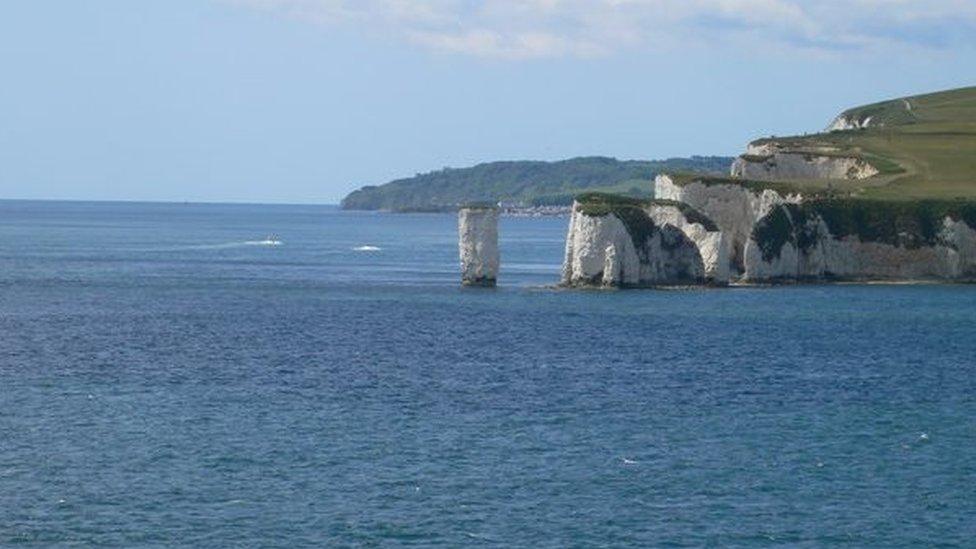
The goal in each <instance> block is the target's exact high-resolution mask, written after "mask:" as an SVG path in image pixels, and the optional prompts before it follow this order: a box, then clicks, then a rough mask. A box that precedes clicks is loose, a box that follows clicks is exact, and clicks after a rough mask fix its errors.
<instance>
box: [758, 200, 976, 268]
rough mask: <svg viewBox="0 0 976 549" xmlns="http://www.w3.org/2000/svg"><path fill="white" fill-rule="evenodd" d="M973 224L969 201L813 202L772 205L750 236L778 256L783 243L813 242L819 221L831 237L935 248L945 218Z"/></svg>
mask: <svg viewBox="0 0 976 549" xmlns="http://www.w3.org/2000/svg"><path fill="white" fill-rule="evenodd" d="M947 217H948V218H949V219H952V220H953V221H963V222H965V223H966V224H967V225H969V226H970V227H972V228H976V202H974V201H968V200H900V201H895V200H869V199H835V200H830V199H827V200H812V201H809V202H804V203H803V204H784V205H781V206H779V207H776V208H774V209H773V210H772V211H771V212H770V213H769V214H767V215H766V216H765V217H764V218H762V219H761V220H760V221H759V223H757V224H756V226H755V228H754V229H753V232H752V237H753V239H754V240H755V241H756V243H757V244H758V245H759V247H760V249H761V250H762V254H763V259H764V260H766V261H770V260H772V259H773V258H776V257H779V254H780V251H781V250H782V248H783V245H785V244H786V243H787V242H790V243H792V244H793V245H795V246H796V247H797V249H799V250H801V251H807V250H809V249H811V248H812V247H813V246H814V245H816V243H817V241H818V240H819V239H820V237H821V236H826V235H820V234H819V223H811V222H810V221H817V220H823V222H824V224H825V225H826V227H827V230H828V231H829V232H830V235H831V236H832V237H834V238H845V237H857V238H858V239H859V240H860V241H861V242H878V243H883V244H890V245H892V246H902V247H905V248H919V247H922V246H934V245H936V244H938V242H939V233H940V231H941V230H942V226H943V222H944V220H945V218H947Z"/></svg>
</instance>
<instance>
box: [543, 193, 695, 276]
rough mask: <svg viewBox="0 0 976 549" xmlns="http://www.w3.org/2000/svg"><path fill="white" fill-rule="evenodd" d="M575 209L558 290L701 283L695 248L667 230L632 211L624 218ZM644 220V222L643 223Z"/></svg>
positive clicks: (678, 232) (681, 235) (676, 231)
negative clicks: (563, 288)
mask: <svg viewBox="0 0 976 549" xmlns="http://www.w3.org/2000/svg"><path fill="white" fill-rule="evenodd" d="M612 210H613V209H612V208H611V209H610V211H600V212H598V213H591V212H589V211H588V209H587V207H586V206H585V205H583V204H581V203H580V202H576V203H574V205H573V213H572V216H571V217H570V222H569V231H568V233H567V236H566V256H565V260H564V262H563V276H562V284H563V285H564V286H572V287H641V286H658V285H687V284H702V283H704V282H705V267H704V264H703V261H702V257H701V254H700V252H699V250H698V247H697V246H696V244H695V243H694V242H693V241H692V240H690V239H689V238H688V237H687V236H686V235H685V233H684V232H683V231H681V230H680V229H678V228H676V227H674V226H671V225H661V226H659V225H657V224H656V223H654V221H653V220H652V219H651V217H650V216H649V215H648V214H647V213H646V212H644V211H643V210H640V209H639V208H632V209H630V210H629V211H628V215H627V216H626V217H625V218H626V219H627V220H628V222H629V223H630V225H631V226H630V227H628V223H626V222H625V218H622V217H621V215H620V214H618V213H615V212H614V211H612ZM641 216H643V217H641Z"/></svg>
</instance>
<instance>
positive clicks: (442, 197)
mask: <svg viewBox="0 0 976 549" xmlns="http://www.w3.org/2000/svg"><path fill="white" fill-rule="evenodd" d="M731 163H732V159H731V158H728V157H715V156H708V157H701V156H695V157H692V158H672V159H668V160H658V161H645V160H616V159H614V158H606V157H583V158H573V159H570V160H562V161H559V162H536V161H515V162H491V163H487V164H479V165H477V166H474V167H471V168H459V169H451V168H445V169H443V170H438V171H434V172H430V173H425V174H418V175H417V176H415V177H410V178H406V179H398V180H396V181H392V182H390V183H387V184H385V185H380V186H367V187H363V188H362V189H359V190H357V191H354V192H352V193H350V194H349V196H347V197H346V198H345V199H343V201H342V207H343V208H345V209H351V210H393V211H411V210H448V209H452V208H455V207H457V206H458V205H459V204H465V203H469V202H499V201H502V202H513V203H517V204H520V205H524V206H539V205H569V204H571V203H572V201H573V197H574V196H576V195H577V194H580V193H582V192H587V191H603V192H611V193H617V194H622V195H627V196H635V197H643V198H649V197H650V196H651V194H652V187H653V184H652V182H653V180H654V177H655V176H656V175H657V174H659V173H662V172H669V171H691V172H697V173H727V172H728V170H729V166H730V165H731Z"/></svg>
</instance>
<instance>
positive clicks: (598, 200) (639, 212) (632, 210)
mask: <svg viewBox="0 0 976 549" xmlns="http://www.w3.org/2000/svg"><path fill="white" fill-rule="evenodd" d="M576 200H577V201H578V202H579V212H580V213H582V214H583V215H588V216H593V217H601V216H604V215H608V214H612V215H615V216H617V218H618V219H620V221H622V222H623V224H624V227H626V228H627V233H628V234H630V239H631V241H632V242H633V243H634V248H636V249H637V253H638V254H641V256H642V257H643V253H644V244H645V243H646V242H647V240H648V239H649V238H651V237H653V236H654V234H655V233H656V232H657V230H658V229H657V225H656V224H655V223H654V220H652V219H651V217H650V216H649V215H647V211H645V210H644V208H645V206H647V205H648V204H649V203H650V201H649V200H641V199H639V198H632V197H629V196H621V195H616V194H611V193H604V192H588V193H584V194H582V195H580V196H578V197H577V198H576Z"/></svg>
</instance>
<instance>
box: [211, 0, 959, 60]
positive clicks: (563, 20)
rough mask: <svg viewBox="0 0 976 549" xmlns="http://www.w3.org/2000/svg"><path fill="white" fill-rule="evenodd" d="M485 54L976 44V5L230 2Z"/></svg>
mask: <svg viewBox="0 0 976 549" xmlns="http://www.w3.org/2000/svg"><path fill="white" fill-rule="evenodd" d="M223 1H225V2H231V3H234V4H239V5H246V6H250V7H254V8H260V9H265V10H269V11H273V12H279V13H283V14H286V15H288V16H292V17H297V18H301V19H305V20H309V21H313V22H316V23H321V24H325V25H346V26H357V27H360V28H362V29H364V30H368V31H372V32H377V33H381V34H384V35H388V36H392V37H394V38H395V39H398V40H403V41H406V42H409V43H412V44H416V45H419V46H422V47H425V48H428V49H431V50H434V51H439V52H447V53H453V54H464V55H473V56H477V57H486V58H502V59H533V58H547V57H593V56H601V55H611V54H613V53H616V52H619V51H623V50H628V49H647V50H657V51H662V50H673V49H682V48H697V47H714V46H716V45H720V46H722V47H733V48H747V49H755V50H762V49H764V48H765V49H773V48H775V49H779V50H781V51H782V50H786V51H789V50H796V51H815V52H831V51H848V52H849V51H864V52H871V51H875V52H890V51H892V50H894V49H897V48H899V47H904V46H908V45H910V46H911V47H919V46H925V47H933V48H937V47H944V46H947V45H950V44H952V45H958V43H959V42H965V44H964V45H966V46H973V45H974V44H976V0H925V1H924V2H922V1H919V0H817V1H806V0H804V1H801V0H223Z"/></svg>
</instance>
